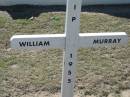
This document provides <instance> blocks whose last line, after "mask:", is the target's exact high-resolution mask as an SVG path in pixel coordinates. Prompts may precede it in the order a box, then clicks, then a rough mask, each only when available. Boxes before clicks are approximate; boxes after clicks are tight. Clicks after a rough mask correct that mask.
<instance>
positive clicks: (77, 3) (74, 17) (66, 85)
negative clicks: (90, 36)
mask: <svg viewBox="0 0 130 97" xmlns="http://www.w3.org/2000/svg"><path fill="white" fill-rule="evenodd" d="M81 2H82V0H68V2H67V13H66V25H65V33H66V47H65V54H64V65H63V73H62V74H63V75H62V77H63V78H62V86H61V87H62V90H61V97H73V90H74V83H75V73H76V63H77V46H78V45H77V43H78V38H79V35H78V34H79V27H80V11H81Z"/></svg>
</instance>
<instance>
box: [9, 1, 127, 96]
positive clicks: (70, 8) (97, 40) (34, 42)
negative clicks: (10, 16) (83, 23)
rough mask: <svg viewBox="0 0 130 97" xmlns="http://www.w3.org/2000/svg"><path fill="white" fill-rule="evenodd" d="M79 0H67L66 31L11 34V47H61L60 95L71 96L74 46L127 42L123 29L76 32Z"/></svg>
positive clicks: (82, 46) (78, 18)
mask: <svg viewBox="0 0 130 97" xmlns="http://www.w3.org/2000/svg"><path fill="white" fill-rule="evenodd" d="M81 2H82V1H81V0H68V1H67V14H66V24H65V34H46V35H14V36H13V37H12V38H11V47H12V48H14V49H48V48H60V49H64V51H65V53H64V65H63V73H62V74H63V75H62V86H61V97H73V89H74V83H75V72H76V63H77V62H76V61H77V49H78V48H88V47H104V46H107V47H108V46H117V45H126V44H127V43H128V36H127V34H126V33H125V32H115V33H85V34H82V33H80V34H79V32H80V31H79V29H80V28H79V27H80V12H81Z"/></svg>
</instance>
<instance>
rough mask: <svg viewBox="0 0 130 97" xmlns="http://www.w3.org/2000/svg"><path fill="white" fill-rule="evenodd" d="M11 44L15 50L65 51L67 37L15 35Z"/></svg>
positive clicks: (58, 35)
mask: <svg viewBox="0 0 130 97" xmlns="http://www.w3.org/2000/svg"><path fill="white" fill-rule="evenodd" d="M10 42H11V48H13V49H48V48H60V49H63V48H64V47H65V35H64V34H43V35H14V36H12V37H11V39H10Z"/></svg>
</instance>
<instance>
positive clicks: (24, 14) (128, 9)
mask: <svg viewBox="0 0 130 97" xmlns="http://www.w3.org/2000/svg"><path fill="white" fill-rule="evenodd" d="M0 11H7V12H8V13H9V14H10V16H11V17H12V18H13V19H29V18H30V17H32V16H33V17H37V16H39V14H40V13H43V12H62V11H63V12H65V11H66V6H31V5H15V6H8V7H2V6H1V7H0ZM82 12H96V13H105V14H110V15H112V16H117V17H124V18H130V5H96V6H83V7H82Z"/></svg>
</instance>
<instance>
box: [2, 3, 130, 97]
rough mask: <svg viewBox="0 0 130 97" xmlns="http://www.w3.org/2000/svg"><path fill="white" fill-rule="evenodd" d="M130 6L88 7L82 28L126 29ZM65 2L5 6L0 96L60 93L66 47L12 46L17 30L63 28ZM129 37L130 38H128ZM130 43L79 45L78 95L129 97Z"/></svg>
mask: <svg viewBox="0 0 130 97" xmlns="http://www.w3.org/2000/svg"><path fill="white" fill-rule="evenodd" d="M129 8H130V7H129V6H116V5H115V6H114V5H113V6H96V7H94V6H88V7H83V9H82V13H81V25H80V28H81V29H80V31H81V33H87V32H90V33H91V32H122V31H123V32H127V34H128V35H129V36H130V11H129ZM64 22H65V8H64V7H61V6H59V7H54V6H52V7H39V6H37V7H34V6H33V7H31V6H13V7H0V97H53V96H54V97H58V95H60V89H61V88H60V87H61V74H62V65H63V62H62V61H63V51H62V50H59V49H54V50H53V49H50V50H41V51H22V50H13V49H11V48H10V41H9V40H10V38H11V36H12V35H15V34H46V33H47V34H53V33H64ZM129 39H130V38H129ZM129 92H130V42H129V43H128V46H127V47H112V48H98V49H95V48H88V49H79V51H78V64H77V73H76V84H75V89H74V94H75V96H77V97H78V96H79V97H130V96H128V95H129Z"/></svg>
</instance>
